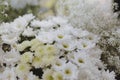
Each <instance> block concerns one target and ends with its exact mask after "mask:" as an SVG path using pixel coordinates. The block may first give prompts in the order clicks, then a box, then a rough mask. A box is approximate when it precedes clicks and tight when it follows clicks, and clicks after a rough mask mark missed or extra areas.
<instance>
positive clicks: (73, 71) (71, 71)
mask: <svg viewBox="0 0 120 80" xmlns="http://www.w3.org/2000/svg"><path fill="white" fill-rule="evenodd" d="M60 72H61V73H62V74H63V77H64V79H69V80H75V79H77V78H76V76H77V74H78V70H77V66H75V65H74V64H72V63H71V62H68V63H66V64H65V65H64V66H63V67H62V70H61V71H60Z"/></svg>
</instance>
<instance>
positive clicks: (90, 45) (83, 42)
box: [77, 39, 95, 50]
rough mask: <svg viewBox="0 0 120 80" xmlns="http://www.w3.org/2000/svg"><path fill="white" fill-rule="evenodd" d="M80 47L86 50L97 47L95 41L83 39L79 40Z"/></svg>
mask: <svg viewBox="0 0 120 80" xmlns="http://www.w3.org/2000/svg"><path fill="white" fill-rule="evenodd" d="M77 47H78V49H81V50H85V49H91V48H93V47H95V43H93V42H90V41H88V40H85V39H82V40H79V41H78V42H77Z"/></svg>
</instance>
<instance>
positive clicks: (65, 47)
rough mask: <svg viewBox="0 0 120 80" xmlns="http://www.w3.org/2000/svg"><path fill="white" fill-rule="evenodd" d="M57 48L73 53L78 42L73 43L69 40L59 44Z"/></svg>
mask: <svg viewBox="0 0 120 80" xmlns="http://www.w3.org/2000/svg"><path fill="white" fill-rule="evenodd" d="M56 46H57V47H58V48H59V49H63V50H67V51H72V50H74V49H75V48H76V41H74V40H73V41H69V40H66V41H61V42H59V43H57V44H56Z"/></svg>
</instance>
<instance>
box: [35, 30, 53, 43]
mask: <svg viewBox="0 0 120 80" xmlns="http://www.w3.org/2000/svg"><path fill="white" fill-rule="evenodd" d="M36 38H37V39H39V40H40V41H41V42H43V43H52V42H53V41H54V33H53V32H52V31H49V32H45V31H41V32H39V33H38V35H36Z"/></svg>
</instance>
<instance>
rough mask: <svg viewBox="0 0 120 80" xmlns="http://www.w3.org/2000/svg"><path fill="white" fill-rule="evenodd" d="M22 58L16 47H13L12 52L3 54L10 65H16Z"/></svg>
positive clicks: (4, 59)
mask: <svg viewBox="0 0 120 80" xmlns="http://www.w3.org/2000/svg"><path fill="white" fill-rule="evenodd" d="M19 60H20V54H19V52H17V51H16V50H15V49H12V50H11V51H10V52H6V54H4V55H3V62H4V63H6V64H8V65H9V64H10V65H13V66H14V65H15V63H17V62H18V61H19Z"/></svg>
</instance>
